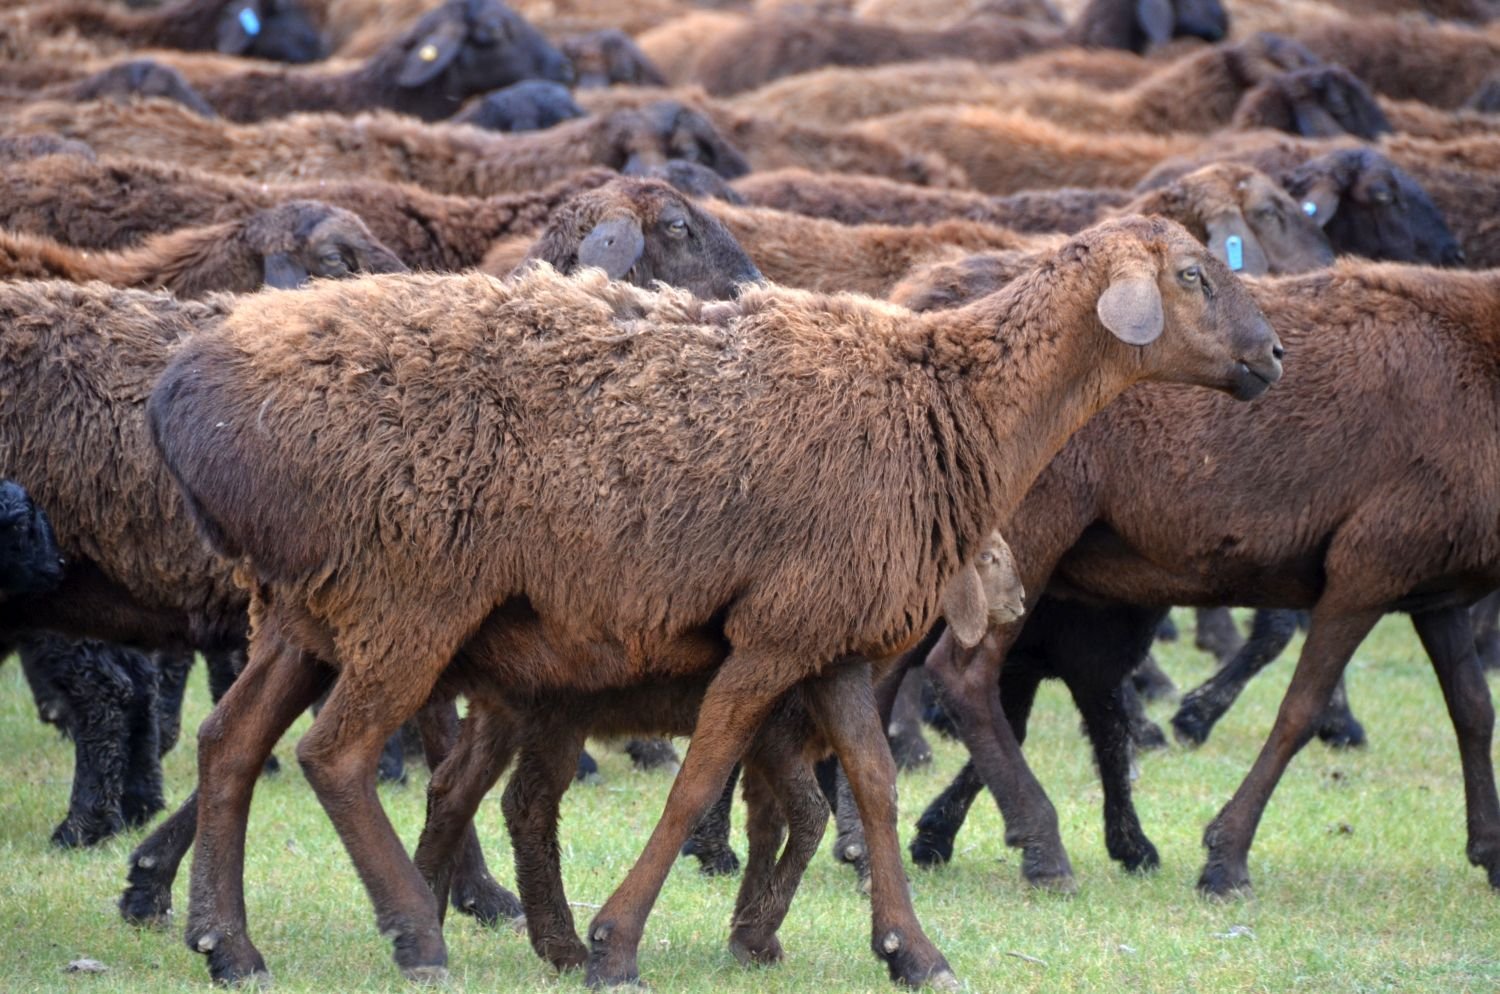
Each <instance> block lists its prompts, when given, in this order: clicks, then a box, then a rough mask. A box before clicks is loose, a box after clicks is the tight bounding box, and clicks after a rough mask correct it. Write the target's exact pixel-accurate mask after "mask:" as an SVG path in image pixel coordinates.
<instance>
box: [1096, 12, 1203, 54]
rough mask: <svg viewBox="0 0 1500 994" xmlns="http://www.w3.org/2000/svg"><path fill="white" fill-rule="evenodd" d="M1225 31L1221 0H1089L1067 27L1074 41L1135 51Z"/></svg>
mask: <svg viewBox="0 0 1500 994" xmlns="http://www.w3.org/2000/svg"><path fill="white" fill-rule="evenodd" d="M1227 34H1229V15H1228V14H1227V13H1226V12H1225V10H1224V5H1223V4H1222V3H1221V2H1220V0H1089V3H1088V4H1087V5H1086V6H1085V7H1084V8H1083V10H1082V11H1080V12H1079V14H1078V17H1077V19H1076V20H1075V21H1074V22H1073V26H1072V27H1071V28H1069V30H1068V36H1069V38H1070V39H1071V40H1072V41H1073V42H1074V43H1075V44H1079V45H1088V46H1092V47H1096V48H1123V49H1128V50H1129V51H1132V52H1137V53H1144V52H1145V51H1146V50H1147V49H1150V48H1154V47H1156V46H1158V45H1164V44H1166V43H1167V42H1168V41H1171V40H1172V39H1173V38H1183V37H1192V38H1202V39H1204V40H1205V41H1219V40H1221V39H1223V38H1224V37H1225V36H1226V35H1227Z"/></svg>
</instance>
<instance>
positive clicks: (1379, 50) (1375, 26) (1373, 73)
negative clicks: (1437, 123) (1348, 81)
mask: <svg viewBox="0 0 1500 994" xmlns="http://www.w3.org/2000/svg"><path fill="white" fill-rule="evenodd" d="M1294 36H1295V37H1296V38H1297V40H1298V41H1300V42H1302V43H1303V44H1304V45H1306V46H1307V47H1308V48H1309V49H1311V50H1312V51H1313V52H1314V53H1315V54H1316V55H1317V56H1318V57H1319V58H1322V59H1323V60H1325V61H1327V62H1330V63H1336V64H1338V65H1341V66H1344V67H1345V68H1347V69H1348V70H1349V71H1350V72H1352V73H1354V75H1356V76H1358V77H1359V78H1360V79H1362V80H1364V82H1365V83H1366V84H1367V85H1368V86H1369V87H1370V88H1371V89H1372V90H1374V91H1375V92H1376V93H1379V94H1382V95H1384V96H1387V97H1395V98H1396V99H1397V100H1421V101H1423V102H1424V103H1429V104H1433V105H1435V106H1437V107H1447V108H1453V107H1460V106H1462V105H1463V103H1464V101H1465V100H1468V99H1469V97H1470V96H1471V95H1472V94H1473V93H1474V91H1476V90H1477V89H1479V87H1480V85H1481V84H1483V82H1484V80H1485V77H1486V76H1487V75H1489V74H1490V73H1492V72H1494V71H1495V66H1496V65H1500V36H1496V35H1495V33H1494V32H1486V31H1476V30H1473V29H1469V28H1463V27H1460V26H1457V25H1453V24H1441V23H1438V24H1432V23H1428V22H1426V21H1424V20H1421V19H1416V18H1400V19H1397V18H1388V17H1360V18H1337V19H1326V20H1320V21H1317V22H1314V23H1312V24H1309V25H1307V26H1305V27H1301V28H1298V29H1297V30H1296V31H1295V32H1294Z"/></svg>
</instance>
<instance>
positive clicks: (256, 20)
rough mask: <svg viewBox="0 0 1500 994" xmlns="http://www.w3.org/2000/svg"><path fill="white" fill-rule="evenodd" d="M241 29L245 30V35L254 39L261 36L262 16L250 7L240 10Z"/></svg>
mask: <svg viewBox="0 0 1500 994" xmlns="http://www.w3.org/2000/svg"><path fill="white" fill-rule="evenodd" d="M240 27H242V28H244V29H245V34H247V35H249V36H250V37H251V38H254V37H255V36H256V35H258V34H260V15H258V14H256V13H255V11H253V10H251V9H250V8H249V7H241V8H240Z"/></svg>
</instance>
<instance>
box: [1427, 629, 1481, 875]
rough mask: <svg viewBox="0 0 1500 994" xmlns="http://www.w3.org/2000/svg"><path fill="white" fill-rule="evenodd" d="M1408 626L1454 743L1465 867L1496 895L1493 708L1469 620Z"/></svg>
mask: <svg viewBox="0 0 1500 994" xmlns="http://www.w3.org/2000/svg"><path fill="white" fill-rule="evenodd" d="M1411 620H1412V625H1413V626H1414V627H1415V628H1416V630H1417V636H1418V637H1419V638H1420V639H1421V640H1422V647H1423V648H1424V649H1426V650H1427V655H1428V657H1429V658H1431V660H1432V667H1433V669H1434V670H1435V671H1436V672H1437V678H1438V683H1439V685H1440V686H1441V687H1442V690H1443V699H1444V701H1445V702H1446V703H1447V705H1448V716H1449V718H1450V719H1451V720H1452V722H1453V731H1454V733H1455V734H1456V735H1457V737H1458V754H1459V759H1460V761H1461V763H1462V765H1463V772H1464V800H1465V802H1466V807H1467V809H1468V828H1469V844H1468V857H1469V862H1470V863H1472V864H1473V865H1475V866H1477V867H1480V868H1481V869H1483V870H1484V871H1485V874H1486V875H1487V876H1488V877H1489V882H1490V886H1491V887H1492V888H1495V889H1500V798H1497V796H1496V793H1495V769H1494V766H1493V764H1492V763H1491V760H1490V740H1491V738H1492V737H1493V735H1494V729H1495V707H1494V704H1493V703H1492V702H1491V701H1490V689H1489V686H1488V684H1486V682H1485V679H1484V672H1483V669H1482V668H1481V665H1480V662H1479V657H1478V656H1477V655H1476V654H1475V650H1474V636H1473V632H1472V629H1471V627H1470V619H1469V614H1468V612H1467V610H1466V609H1464V608H1461V607H1454V608H1446V609H1443V610H1439V611H1425V612H1422V613H1420V614H1414V615H1412V619H1411Z"/></svg>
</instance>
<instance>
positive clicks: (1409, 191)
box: [1281, 148, 1463, 266]
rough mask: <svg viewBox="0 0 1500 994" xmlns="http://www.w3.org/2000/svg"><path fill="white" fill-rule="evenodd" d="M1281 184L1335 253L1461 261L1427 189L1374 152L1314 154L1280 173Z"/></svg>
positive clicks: (1437, 262)
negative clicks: (1320, 230)
mask: <svg viewBox="0 0 1500 994" xmlns="http://www.w3.org/2000/svg"><path fill="white" fill-rule="evenodd" d="M1281 183H1282V186H1284V187H1286V190H1287V192H1288V193H1290V194H1291V195H1292V197H1293V198H1294V199H1295V200H1296V201H1297V202H1298V203H1299V204H1300V205H1301V206H1302V208H1303V210H1304V211H1305V212H1306V213H1307V214H1308V215H1309V216H1310V217H1312V219H1313V220H1314V221H1316V222H1317V223H1318V224H1320V225H1321V226H1322V228H1323V231H1324V233H1325V234H1326V235H1327V236H1328V240H1329V242H1330V243H1331V244H1332V245H1333V247H1334V249H1335V250H1336V251H1338V252H1340V253H1349V254H1353V255H1361V256H1364V257H1365V258H1367V259H1385V260H1390V261H1392V262H1420V263H1427V264H1430V265H1439V266H1448V265H1456V264H1458V263H1460V262H1462V261H1463V250H1462V249H1460V248H1459V244H1458V239H1457V238H1455V237H1454V235H1453V231H1452V230H1451V229H1450V228H1449V227H1448V224H1447V222H1446V221H1445V220H1444V219H1443V215H1442V214H1441V213H1440V212H1439V211H1438V209H1437V206H1436V205H1435V204H1434V203H1433V202H1432V198H1431V197H1429V196H1428V195H1427V191H1426V190H1424V189H1422V186H1421V184H1419V183H1418V182H1417V181H1416V180H1415V179H1413V178H1412V177H1411V176H1410V175H1409V174H1407V173H1406V172H1405V171H1403V170H1402V169H1400V168H1399V167H1398V166H1397V165H1396V164H1395V163H1394V162H1392V161H1391V160H1390V159H1388V158H1386V157H1385V156H1384V155H1382V154H1381V153H1379V152H1377V151H1375V150H1374V149H1370V148H1350V149H1342V150H1340V151H1337V152H1330V153H1329V154H1327V155H1323V156H1319V157H1318V158H1316V159H1311V160H1309V161H1308V162H1306V163H1303V164H1302V165H1300V166H1298V167H1296V168H1294V169H1292V170H1290V171H1288V172H1287V173H1285V174H1283V175H1282V176H1281Z"/></svg>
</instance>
